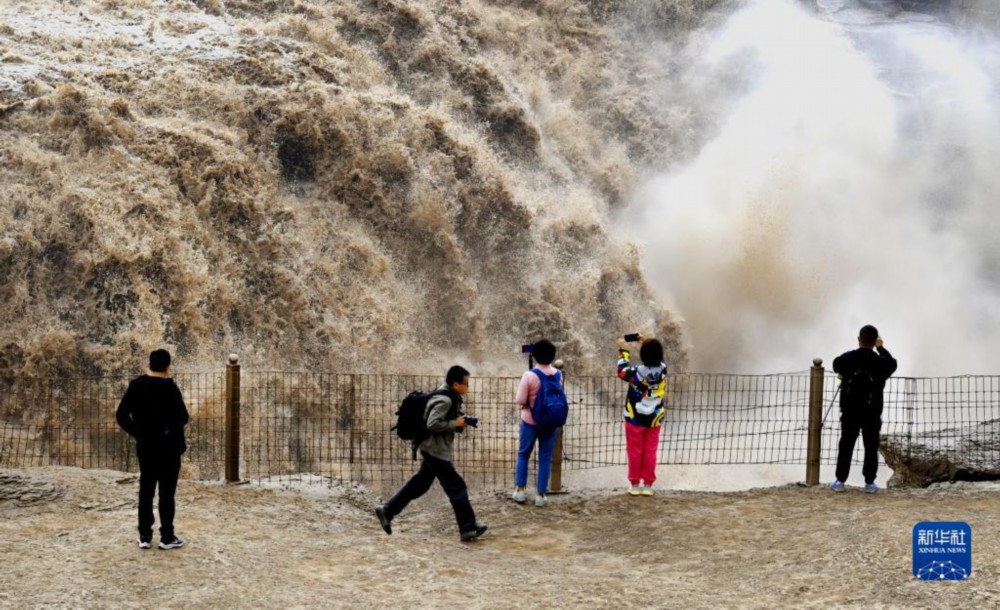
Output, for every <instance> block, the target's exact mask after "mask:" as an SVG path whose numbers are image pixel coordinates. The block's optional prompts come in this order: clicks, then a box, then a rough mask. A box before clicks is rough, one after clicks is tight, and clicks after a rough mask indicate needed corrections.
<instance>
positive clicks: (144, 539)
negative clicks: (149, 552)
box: [139, 536, 153, 549]
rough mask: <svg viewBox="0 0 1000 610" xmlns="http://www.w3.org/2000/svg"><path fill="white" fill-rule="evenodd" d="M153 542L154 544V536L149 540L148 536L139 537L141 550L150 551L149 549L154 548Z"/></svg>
mask: <svg viewBox="0 0 1000 610" xmlns="http://www.w3.org/2000/svg"><path fill="white" fill-rule="evenodd" d="M152 542H153V537H152V536H150V537H148V538H147V537H146V536H139V548H140V549H148V548H149V547H151V546H152Z"/></svg>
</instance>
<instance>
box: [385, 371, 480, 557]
mask: <svg viewBox="0 0 1000 610" xmlns="http://www.w3.org/2000/svg"><path fill="white" fill-rule="evenodd" d="M468 391H469V371H467V370H465V369H464V368H462V367H460V366H457V365H456V366H453V367H451V368H450V369H448V373H447V374H446V375H445V382H444V384H443V385H441V386H440V387H439V388H438V389H437V390H435V391H434V392H432V393H431V395H430V398H428V399H427V406H426V408H425V411H424V420H425V421H426V424H427V431H428V432H430V435H429V436H428V437H427V438H426V439H425V440H424V441H423V442H421V443H420V446H419V447H418V449H419V450H420V456H421V458H422V461H421V463H420V470H418V471H417V473H416V474H415V475H413V477H412V478H410V480H409V481H407V482H406V484H405V485H403V487H401V488H400V489H399V491H397V492H396V494H395V495H394V496H392V497H391V498H389V501H388V502H386V503H385V504H384V505H382V506H379V507H378V508H376V509H375V515H376V516H377V517H378V520H379V523H381V524H382V529H383V530H385V533H386V534H392V519H393V518H394V517H395V516H396V515H398V514H399V513H400V512H402V511H403V509H404V508H406V505H407V504H409V503H410V502H412V501H413V500H416V499H417V498H419V497H420V496H422V495H424V494H425V493H427V490H429V489H430V488H431V485H432V484H433V483H434V479H437V480H438V481H440V483H441V487H442V488H443V489H444V493H445V494H446V495H447V496H448V500H450V501H451V507H452V509H453V510H454V511H455V520H456V521H457V522H458V533H459V536H460V538H461V540H462V542H471V541H473V540H475V539H476V538H479V537H480V536H482V535H483V534H484V533H486V529H487V527H486V526H485V525H481V524H479V523H477V522H476V513H475V511H473V510H472V503H471V502H469V490H468V488H467V487H466V485H465V480H464V479H462V475H460V474H458V471H457V470H455V465H454V464H453V463H452V445H453V444H454V443H455V433H456V432H463V431H464V430H465V428H466V426H467V425H468V422H466V418H465V416H464V415H463V414H462V397H463V396H464V395H465V393H466V392H468Z"/></svg>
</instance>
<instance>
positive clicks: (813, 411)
mask: <svg viewBox="0 0 1000 610" xmlns="http://www.w3.org/2000/svg"><path fill="white" fill-rule="evenodd" d="M823 374H824V371H823V359H822V358H813V365H812V369H811V370H810V371H809V436H808V441H807V444H806V485H819V456H820V437H821V433H822V430H823Z"/></svg>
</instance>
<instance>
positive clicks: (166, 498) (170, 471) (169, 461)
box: [136, 445, 181, 540]
mask: <svg viewBox="0 0 1000 610" xmlns="http://www.w3.org/2000/svg"><path fill="white" fill-rule="evenodd" d="M136 455H137V456H138V457H139V536H140V537H141V538H145V539H150V538H152V537H153V524H154V523H156V521H155V519H153V495H154V492H156V489H157V487H159V490H160V503H159V510H160V539H161V540H170V539H172V538H173V537H174V511H175V505H174V496H175V495H176V494H177V479H178V478H179V477H180V474H181V456H180V454H178V453H176V452H172V451H164V450H163V449H161V448H159V447H143V446H142V445H137V446H136Z"/></svg>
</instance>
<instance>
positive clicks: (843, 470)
mask: <svg viewBox="0 0 1000 610" xmlns="http://www.w3.org/2000/svg"><path fill="white" fill-rule="evenodd" d="M858 345H860V347H859V348H858V349H856V350H852V351H849V352H845V353H843V354H841V355H839V356H837V357H836V358H834V359H833V371H834V372H835V373H837V375H838V376H839V377H840V379H841V383H840V446H839V450H838V453H837V472H836V475H837V480H835V481H834V482H833V483H831V484H830V489H832V490H833V491H844V482H846V481H847V475H848V474H849V473H850V472H851V457H852V456H853V454H854V444H855V443H856V442H857V440H858V433H859V432H860V433H861V439H862V442H863V443H864V445H865V462H864V466H863V467H862V469H861V473H862V474H863V475H864V477H865V491H866V492H867V493H872V494H873V493H875V492H877V491H878V485H876V484H875V474H876V472H877V471H878V443H879V433H880V431H881V429H882V406H883V400H882V391H883V390H884V389H885V382H886V380H887V379H889V377H890V376H891V375H892V374H893V373H895V372H896V359H895V358H893V357H892V354H890V353H889V350H887V349H885V346H884V345H882V337H880V336H879V334H878V329H876V328H875V327H874V326H871V325H867V326H863V327H862V328H861V332H860V333H858Z"/></svg>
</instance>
